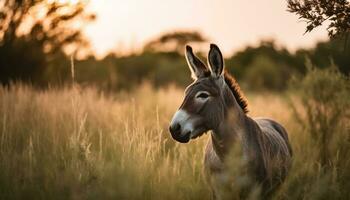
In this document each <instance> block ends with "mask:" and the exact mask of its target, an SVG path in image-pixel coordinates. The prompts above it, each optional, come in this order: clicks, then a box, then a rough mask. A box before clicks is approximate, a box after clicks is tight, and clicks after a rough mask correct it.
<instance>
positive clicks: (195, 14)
mask: <svg viewBox="0 0 350 200" xmlns="http://www.w3.org/2000/svg"><path fill="white" fill-rule="evenodd" d="M287 10H288V2H287V1H276V2H273V3H271V2H270V1H268V0H264V1H238V0H221V1H215V2H214V1H210V0H205V1H196V0H194V1H185V0H181V1H169V2H168V1H167V2H165V1H161V0H153V1H146V0H142V1H140V0H130V1H119V0H117V1H115V0H104V1H98V0H90V1H88V0H82V1H80V0H43V1H38V0H3V1H1V2H0V82H1V83H2V84H3V85H9V84H11V82H23V83H30V84H32V85H34V86H35V87H38V88H47V87H49V86H50V87H53V86H55V87H56V86H57V87H61V86H64V85H65V84H67V83H70V82H71V80H72V78H71V64H70V63H71V62H70V59H71V58H73V59H74V63H75V81H76V82H78V83H79V84H80V85H82V86H87V85H93V86H95V87H97V88H99V89H102V90H108V91H117V90H131V89H133V88H135V86H138V85H139V84H141V83H143V82H149V83H150V84H151V85H152V86H154V87H157V88H158V87H164V86H168V85H169V84H175V85H178V86H185V85H187V84H188V83H190V81H191V80H190V75H189V70H188V69H187V66H186V63H185V58H184V56H183V49H184V45H185V44H191V45H193V46H194V48H195V51H197V52H198V54H199V55H200V56H201V57H202V58H203V59H205V57H206V54H207V51H208V47H209V43H216V44H217V45H218V46H219V47H220V48H221V50H222V51H223V53H224V56H225V58H226V67H227V69H228V71H230V72H231V73H232V74H233V75H234V76H235V77H236V79H238V81H239V83H240V84H241V85H242V87H244V88H246V89H250V90H254V91H261V90H269V91H283V90H285V89H286V86H287V83H288V81H289V79H290V78H291V77H293V76H303V75H304V74H305V71H306V68H305V62H306V60H307V59H309V60H311V62H312V63H314V64H315V66H317V67H319V68H326V67H328V66H330V64H331V63H334V64H335V65H336V66H338V67H339V69H340V71H341V72H342V73H344V74H348V73H349V70H350V59H349V55H350V51H349V48H345V47H346V41H347V40H346V39H345V38H344V37H340V38H338V39H335V40H332V41H330V40H329V38H328V35H327V25H329V24H330V22H325V24H319V27H316V28H315V29H314V30H313V31H312V32H309V33H305V27H306V25H307V24H308V23H306V20H303V19H298V16H297V15H295V14H294V13H291V12H288V11H287ZM289 10H290V9H289ZM327 23H328V24H327ZM304 33H305V34H304Z"/></svg>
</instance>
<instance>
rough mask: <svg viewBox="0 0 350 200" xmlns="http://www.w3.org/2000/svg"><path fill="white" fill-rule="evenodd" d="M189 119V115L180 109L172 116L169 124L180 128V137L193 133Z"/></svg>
mask: <svg viewBox="0 0 350 200" xmlns="http://www.w3.org/2000/svg"><path fill="white" fill-rule="evenodd" d="M189 118H190V115H189V114H188V113H187V112H186V111H184V110H182V109H180V110H178V111H176V113H175V114H174V117H173V119H172V120H171V124H175V123H177V124H179V125H180V126H181V135H183V134H185V133H188V132H192V131H193V123H192V120H190V119H189Z"/></svg>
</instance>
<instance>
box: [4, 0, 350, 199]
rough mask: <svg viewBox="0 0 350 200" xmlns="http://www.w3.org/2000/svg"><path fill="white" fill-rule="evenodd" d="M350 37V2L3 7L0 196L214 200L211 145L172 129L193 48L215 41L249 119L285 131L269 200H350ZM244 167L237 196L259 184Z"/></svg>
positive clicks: (56, 0)
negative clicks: (284, 160) (285, 157)
mask: <svg viewBox="0 0 350 200" xmlns="http://www.w3.org/2000/svg"><path fill="white" fill-rule="evenodd" d="M349 33H350V1H349V0H312V1H311V0H287V1H285V0H279V1H272V0H250V1H244V0H216V1H214V0H176V1H175V0H172V1H170V0H167V1H164V0H147V1H146V0H127V1H122V0H90V1H87V0H0V199H59V200H62V199H74V200H76V199H152V200H153V199H161V200H163V199H170V200H171V199H210V196H211V193H210V190H209V187H208V184H207V183H206V181H205V180H204V176H203V174H202V172H203V164H202V160H203V149H204V147H205V145H206V141H207V139H208V138H209V135H204V136H203V137H201V138H199V139H196V140H194V141H191V142H190V143H189V144H187V145H183V144H180V143H177V142H175V141H174V140H173V139H172V138H171V136H170V134H169V131H168V126H169V121H170V119H171V118H172V116H173V114H174V112H175V111H176V109H178V106H179V105H180V104H181V102H182V98H183V87H185V86H187V85H188V84H189V83H190V82H191V81H192V80H191V78H190V71H189V69H188V67H187V64H186V61H185V57H184V55H183V52H184V47H185V45H186V44H190V45H191V46H193V48H194V50H195V52H196V53H197V55H199V57H200V58H202V59H203V61H205V62H206V60H205V59H206V56H207V53H208V50H209V44H210V43H216V44H217V45H218V46H219V47H220V49H221V50H222V52H223V54H224V57H225V64H226V69H227V70H228V71H229V72H230V73H231V74H233V76H234V77H235V78H236V79H237V81H238V83H239V85H240V86H241V87H242V89H243V92H244V94H245V95H246V96H247V99H248V102H249V105H248V109H249V113H248V114H247V115H248V116H250V117H255V116H259V117H260V116H262V117H268V118H272V119H274V120H276V121H278V122H279V123H281V124H283V126H284V127H285V128H286V130H288V133H289V138H290V141H291V145H292V147H293V166H292V168H291V171H290V173H289V176H288V178H287V179H286V181H285V183H284V184H283V186H282V187H281V189H280V190H279V191H278V192H277V193H276V195H275V196H274V197H273V198H272V199H278V200H280V199H281V200H282V199H283V200H286V199H287V200H288V199H320V200H323V199H346V200H348V199H350V181H349V180H350V171H349V169H350V159H349V155H350V101H349V99H350V79H349V72H350V42H349V39H348V38H349V35H350V34H349ZM237 149H238V148H237ZM235 155H236V154H235ZM237 155H238V154H237ZM233 157H234V159H233V161H232V166H234V167H232V175H233V176H232V178H234V179H232V183H235V184H232V185H230V186H229V187H227V188H226V187H225V188H224V189H225V190H226V189H228V191H227V194H226V195H227V199H239V195H240V194H239V192H238V191H239V190H240V189H241V188H244V189H246V188H247V184H249V181H247V180H248V179H247V177H245V176H244V174H245V173H244V172H245V171H246V168H245V165H244V164H242V161H243V160H244V159H242V160H240V157H239V156H233ZM235 159H237V160H235ZM135 163H137V164H136V165H135ZM230 174H231V172H230ZM230 180H231V179H230ZM252 183H253V182H252ZM253 184H254V183H253ZM254 185H255V184H254ZM255 186H256V185H255ZM253 189H254V187H253ZM255 189H257V190H253V191H252V193H251V194H250V196H249V197H250V198H249V199H259V198H258V196H257V195H258V193H259V191H260V190H259V188H255ZM234 197H236V198H234Z"/></svg>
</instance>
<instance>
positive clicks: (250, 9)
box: [84, 0, 327, 57]
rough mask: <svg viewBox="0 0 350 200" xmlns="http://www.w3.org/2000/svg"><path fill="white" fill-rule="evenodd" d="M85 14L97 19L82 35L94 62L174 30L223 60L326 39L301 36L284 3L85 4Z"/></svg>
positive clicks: (322, 31)
mask: <svg viewBox="0 0 350 200" xmlns="http://www.w3.org/2000/svg"><path fill="white" fill-rule="evenodd" d="M88 9H89V10H90V11H92V12H94V13H96V15H97V19H96V21H95V22H93V23H91V24H89V25H87V27H86V28H85V29H84V33H85V35H86V36H87V37H88V38H89V39H90V41H91V44H92V48H93V50H94V51H95V54H96V55H97V56H99V57H102V56H104V55H106V54H107V53H108V52H119V53H127V52H131V51H137V50H140V49H141V47H142V46H143V45H144V44H145V42H147V41H149V40H151V39H154V38H156V37H157V36H159V35H160V34H161V33H165V32H168V31H174V30H196V31H200V32H201V33H202V34H203V35H204V36H206V37H207V38H208V39H209V41H208V42H209V43H216V44H217V45H218V46H219V47H220V48H221V50H222V52H223V53H224V54H225V55H230V54H232V53H234V52H237V51H239V50H241V49H243V48H244V47H246V46H248V45H257V44H258V43H259V41H261V40H266V39H274V40H275V41H276V43H277V44H278V45H279V46H284V47H287V49H289V50H290V51H292V52H293V51H295V50H296V49H298V48H301V47H302V48H310V47H312V46H313V45H315V43H316V42H317V41H321V40H322V41H324V40H326V39H327V31H326V28H325V27H319V28H317V29H315V30H314V31H313V32H311V33H307V34H304V32H305V27H306V25H305V22H303V21H301V20H299V19H298V16H296V15H295V14H293V13H289V12H287V2H286V0H90V4H89V8H88Z"/></svg>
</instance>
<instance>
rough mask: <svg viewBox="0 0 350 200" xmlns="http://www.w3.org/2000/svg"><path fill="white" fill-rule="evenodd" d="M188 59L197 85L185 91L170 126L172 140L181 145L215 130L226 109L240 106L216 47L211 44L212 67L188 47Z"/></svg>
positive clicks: (190, 86)
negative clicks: (228, 82)
mask: <svg viewBox="0 0 350 200" xmlns="http://www.w3.org/2000/svg"><path fill="white" fill-rule="evenodd" d="M186 59H187V63H188V66H189V68H190V70H191V72H192V78H193V79H194V82H193V83H192V84H191V85H189V86H188V87H187V88H186V90H185V98H184V100H183V103H182V104H181V106H180V108H179V110H178V111H177V112H176V113H175V115H174V117H173V119H172V121H171V123H170V127H169V130H170V133H171V135H172V137H173V138H174V139H175V140H176V141H178V142H181V143H187V142H188V141H189V140H190V139H194V138H196V137H199V136H201V135H202V134H203V133H205V132H207V131H209V130H216V129H217V128H218V127H219V125H220V123H221V122H222V121H223V120H224V118H225V116H226V112H227V108H228V107H230V108H231V107H235V106H236V107H239V104H237V102H236V100H235V95H234V93H233V92H232V90H235V88H232V87H231V86H230V85H228V84H227V83H226V82H227V81H228V80H227V78H229V77H226V75H225V74H224V60H223V57H222V54H221V52H220V49H219V48H218V47H217V46H216V45H215V44H211V45H210V51H209V54H208V65H209V68H207V67H206V65H205V64H204V63H203V62H202V61H201V60H200V59H199V58H197V57H196V56H195V55H194V54H193V51H192V48H191V47H190V46H186ZM232 81H233V82H234V79H232ZM234 84H236V83H235V82H234ZM237 90H238V88H237ZM236 92H239V91H236ZM237 94H238V93H237ZM239 98H240V97H239ZM237 109H238V108H237Z"/></svg>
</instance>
